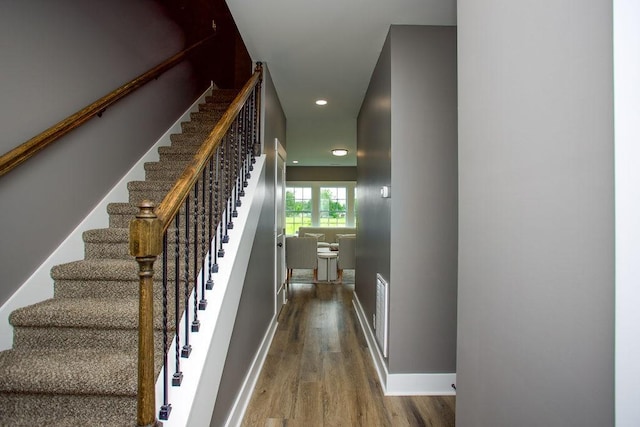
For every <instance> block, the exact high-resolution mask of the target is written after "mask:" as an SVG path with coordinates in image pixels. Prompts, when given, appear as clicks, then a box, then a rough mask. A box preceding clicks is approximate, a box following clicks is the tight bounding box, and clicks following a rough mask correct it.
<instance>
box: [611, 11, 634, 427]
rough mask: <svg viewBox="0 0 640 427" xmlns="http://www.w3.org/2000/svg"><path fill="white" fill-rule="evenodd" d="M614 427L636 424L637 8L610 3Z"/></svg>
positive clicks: (629, 426) (627, 426) (628, 426)
mask: <svg viewBox="0 0 640 427" xmlns="http://www.w3.org/2000/svg"><path fill="white" fill-rule="evenodd" d="M613 5H614V9H613V10H614V21H613V33H614V36H613V37H614V44H613V46H614V47H613V52H614V63H613V69H614V101H615V105H614V111H615V192H616V195H615V212H616V220H615V224H616V231H615V233H616V248H615V254H616V290H615V292H616V296H615V298H616V300H615V305H616V314H615V315H616V318H615V379H614V380H615V424H616V426H618V427H631V426H638V425H640V405H638V384H639V383H640V364H638V360H640V340H638V337H639V336H640V311H639V310H638V305H640V287H638V283H640V263H638V258H639V256H640V221H638V218H639V217H640V187H639V186H638V182H639V181H640V170H638V164H639V163H638V162H640V146H639V145H638V139H639V138H640V124H639V123H638V117H639V116H640V102H638V100H639V99H640V82H638V73H639V72H640V54H639V53H638V52H640V50H639V49H640V28H639V27H638V25H637V22H638V19H640V3H639V2H637V1H636V0H614V2H613Z"/></svg>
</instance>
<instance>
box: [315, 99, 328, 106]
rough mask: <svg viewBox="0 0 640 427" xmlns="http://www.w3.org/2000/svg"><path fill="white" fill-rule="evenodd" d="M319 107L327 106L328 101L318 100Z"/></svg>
mask: <svg viewBox="0 0 640 427" xmlns="http://www.w3.org/2000/svg"><path fill="white" fill-rule="evenodd" d="M316 104H317V105H327V100H326V99H318V100H317V101H316Z"/></svg>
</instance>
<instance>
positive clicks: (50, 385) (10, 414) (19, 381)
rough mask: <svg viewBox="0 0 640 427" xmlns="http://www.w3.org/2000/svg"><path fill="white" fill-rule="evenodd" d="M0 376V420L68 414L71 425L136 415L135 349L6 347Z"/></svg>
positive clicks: (6, 422) (24, 420) (53, 422)
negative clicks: (121, 350) (34, 348)
mask: <svg viewBox="0 0 640 427" xmlns="http://www.w3.org/2000/svg"><path fill="white" fill-rule="evenodd" d="M156 370H157V368H156ZM0 377H1V378H2V381H0V425H28V424H26V423H27V422H32V420H45V421H46V420H50V423H46V424H43V425H60V424H56V423H57V422H58V420H60V419H68V420H69V421H71V420H70V417H73V418H76V421H75V424H74V425H84V424H81V422H84V421H88V420H110V419H114V420H115V419H122V418H124V417H126V419H129V420H135V414H136V400H137V397H136V389H137V355H136V352H135V349H133V350H130V351H126V352H120V351H110V352H105V351H103V350H100V349H69V350H55V349H42V350H29V349H20V350H8V351H4V352H0ZM77 397H80V398H77ZM61 402H64V403H73V404H74V405H72V406H71V405H60V403H61ZM85 417H86V418H85ZM120 417H122V418H120ZM96 425H103V424H96ZM125 425H132V422H131V421H129V422H128V423H127V424H125Z"/></svg>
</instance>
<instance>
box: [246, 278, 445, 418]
mask: <svg viewBox="0 0 640 427" xmlns="http://www.w3.org/2000/svg"><path fill="white" fill-rule="evenodd" d="M290 295H291V298H290V299H289V302H288V303H287V304H286V305H285V306H284V308H283V310H282V313H281V314H280V319H279V324H278V329H277V332H276V335H275V337H274V340H273V343H272V345H271V348H270V350H269V354H268V356H267V359H266V361H265V364H264V366H263V369H262V372H261V374H260V378H259V379H258V382H257V384H256V388H255V390H254V392H253V396H252V398H251V401H250V403H249V407H248V408H247V411H246V413H245V417H244V420H243V423H242V426H246V427H249V426H269V427H273V426H305V427H310V426H311V427H313V426H363V427H364V426H366V427H372V426H443V427H444V426H454V425H455V397H453V396H435V397H434V396H413V397H397V396H388V397H385V396H384V395H383V393H382V389H381V387H380V383H379V381H378V376H377V374H376V372H375V369H374V367H373V365H372V362H371V358H370V355H369V350H368V348H367V343H366V340H365V338H364V336H363V334H362V332H361V331H360V326H359V324H358V321H357V318H356V315H355V311H354V308H353V305H352V302H351V300H352V296H353V285H331V284H316V285H311V284H294V285H292V293H291V294H290Z"/></svg>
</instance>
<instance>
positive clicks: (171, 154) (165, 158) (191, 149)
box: [158, 145, 200, 163]
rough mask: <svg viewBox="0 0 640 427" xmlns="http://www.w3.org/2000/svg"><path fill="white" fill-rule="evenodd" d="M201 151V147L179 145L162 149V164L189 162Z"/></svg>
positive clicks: (160, 152)
mask: <svg viewBox="0 0 640 427" xmlns="http://www.w3.org/2000/svg"><path fill="white" fill-rule="evenodd" d="M199 149H200V145H179V146H171V147H160V148H158V153H159V154H160V162H168V163H175V162H189V161H191V160H192V159H193V156H194V155H195V154H196V153H197V152H198V150H199Z"/></svg>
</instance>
